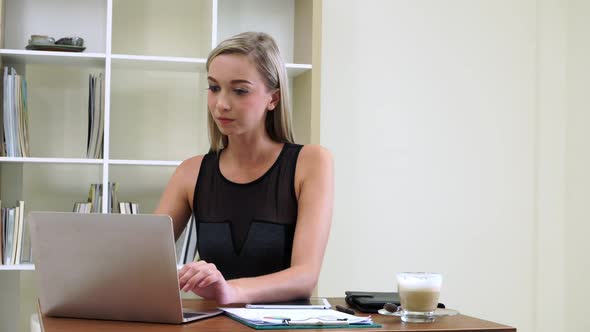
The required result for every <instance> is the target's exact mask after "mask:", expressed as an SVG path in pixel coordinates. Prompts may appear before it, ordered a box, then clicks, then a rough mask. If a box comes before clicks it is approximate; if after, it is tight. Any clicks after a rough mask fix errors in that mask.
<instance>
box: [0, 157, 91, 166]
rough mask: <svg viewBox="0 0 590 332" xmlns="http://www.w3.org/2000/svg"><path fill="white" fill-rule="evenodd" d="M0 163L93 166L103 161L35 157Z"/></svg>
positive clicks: (8, 159)
mask: <svg viewBox="0 0 590 332" xmlns="http://www.w3.org/2000/svg"><path fill="white" fill-rule="evenodd" d="M0 163H23V164H24V163H39V164H92V165H100V164H102V163H103V160H102V159H86V158H35V157H0Z"/></svg>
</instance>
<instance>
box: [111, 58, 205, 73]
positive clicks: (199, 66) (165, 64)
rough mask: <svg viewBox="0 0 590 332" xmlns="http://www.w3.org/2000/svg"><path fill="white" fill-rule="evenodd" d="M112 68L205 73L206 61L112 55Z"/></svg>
mask: <svg viewBox="0 0 590 332" xmlns="http://www.w3.org/2000/svg"><path fill="white" fill-rule="evenodd" d="M111 59H112V60H111V63H112V65H113V67H117V68H125V69H141V70H165V71H179V72H187V71H188V72H203V73H204V72H205V62H206V59H200V58H180V57H163V56H146V55H126V54H113V55H112V56H111Z"/></svg>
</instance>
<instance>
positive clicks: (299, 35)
mask: <svg viewBox="0 0 590 332" xmlns="http://www.w3.org/2000/svg"><path fill="white" fill-rule="evenodd" d="M0 3H1V6H0V63H1V64H2V66H5V65H8V66H13V67H15V68H16V70H17V71H18V73H19V74H21V75H23V76H24V77H26V79H27V82H28V90H29V91H28V92H29V94H28V102H29V131H30V141H29V143H30V150H31V153H30V156H29V157H24V158H14V157H0V200H1V201H2V205H3V206H9V205H10V202H12V201H16V200H20V199H22V200H25V202H26V206H25V207H26V210H27V211H33V210H46V211H47V210H48V211H70V210H71V208H72V207H73V205H74V202H76V201H82V200H85V199H86V197H87V196H88V190H89V187H90V184H91V183H102V184H103V185H106V184H107V183H108V182H111V181H114V182H118V183H119V188H120V190H119V193H118V197H119V199H120V200H127V201H134V202H138V203H139V205H140V211H141V212H145V213H149V212H151V211H152V210H153V209H154V208H155V205H156V204H157V201H158V200H159V197H160V195H161V193H162V191H163V189H164V187H165V185H166V183H167V181H168V180H169V178H170V176H171V175H172V173H173V171H174V169H175V167H176V166H178V165H179V164H180V163H181V161H182V160H184V159H186V158H189V157H191V156H194V155H197V154H203V153H206V152H207V150H208V146H209V142H208V136H207V123H206V112H207V110H206V97H207V93H206V87H207V82H206V75H205V62H206V57H207V55H208V53H209V52H210V51H211V49H212V48H213V47H214V46H215V45H217V43H218V42H219V41H221V40H223V39H225V38H227V37H229V36H232V35H234V34H237V33H240V32H243V31H264V32H267V33H269V34H271V35H272V36H273V37H275V39H276V40H277V43H278V44H279V47H280V48H281V51H282V54H283V56H284V59H285V62H286V63H287V70H288V75H289V83H290V89H291V92H292V110H293V114H292V116H293V119H294V129H295V134H296V137H297V138H298V142H300V143H309V142H312V141H313V138H312V136H313V132H314V130H315V129H314V127H317V126H318V125H319V116H318V114H319V113H318V112H319V110H318V108H319V101H318V99H317V94H318V91H319V80H318V77H319V72H318V71H313V70H312V68H314V66H313V65H314V61H315V62H316V63H317V61H319V51H318V48H319V42H318V40H319V39H318V38H319V35H320V33H318V31H319V28H318V27H319V24H318V22H319V20H318V19H317V17H316V18H315V19H314V15H319V14H320V10H319V8H321V1H318V0H281V1H276V0H166V1H164V0H84V1H79V0H0ZM314 29H315V32H313V31H314ZM33 34H45V35H49V36H52V37H54V38H56V39H57V38H60V37H66V36H80V37H83V38H84V40H85V46H86V50H85V51H84V52H81V53H69V52H49V51H30V50H26V49H25V46H26V44H27V42H28V39H29V37H30V35H33ZM314 48H315V50H314ZM91 73H92V74H97V73H102V74H104V77H105V96H104V102H105V119H104V120H105V136H104V151H103V155H104V158H103V159H87V158H85V155H86V139H87V137H86V136H87V132H86V131H87V121H88V120H87V102H88V100H87V99H88V92H87V90H88V75H89V74H91ZM0 84H1V83H0ZM103 207H104V208H103V213H106V212H107V211H106V197H105V198H104V201H103ZM31 271H34V266H33V265H32V264H23V265H16V266H12V265H10V266H3V265H0V285H3V286H0V291H4V290H10V291H9V292H8V291H7V292H0V293H2V294H3V296H2V297H1V298H0V330H1V331H4V330H7V331H8V330H10V331H25V330H28V326H27V322H28V319H29V318H28V315H29V313H30V312H34V311H35V308H34V302H35V300H34V299H35V297H36V295H35V294H36V290H35V289H34V286H33V285H32V284H30V281H29V280H30V279H31V277H30V275H29V274H30V273H32V272H31ZM14 273H17V274H19V275H20V276H15V275H14ZM15 283H16V284H15ZM14 287H16V289H18V291H14V289H15V288H14ZM15 292H16V293H15ZM4 294H13V295H12V296H8V295H7V296H4ZM14 294H16V295H14ZM15 296H16V298H15ZM15 303H16V305H15ZM14 317H19V319H18V320H17V323H14Z"/></svg>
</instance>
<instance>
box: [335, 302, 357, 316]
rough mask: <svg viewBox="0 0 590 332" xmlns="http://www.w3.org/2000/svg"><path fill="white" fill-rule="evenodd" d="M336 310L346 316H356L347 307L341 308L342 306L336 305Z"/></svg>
mask: <svg viewBox="0 0 590 332" xmlns="http://www.w3.org/2000/svg"><path fill="white" fill-rule="evenodd" d="M336 310H338V311H340V312H344V313H346V314H350V315H354V314H355V312H354V310H352V309H350V308H347V307H345V306H341V305H340V304H337V305H336Z"/></svg>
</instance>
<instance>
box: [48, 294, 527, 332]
mask: <svg viewBox="0 0 590 332" xmlns="http://www.w3.org/2000/svg"><path fill="white" fill-rule="evenodd" d="M329 301H330V303H331V304H332V305H333V306H335V305H336V304H341V305H346V303H345V302H344V299H343V298H331V299H329ZM183 305H184V306H185V307H187V308H192V309H197V310H199V309H200V310H205V309H212V308H215V307H216V303H215V302H212V301H208V300H184V301H183ZM373 320H374V321H375V322H376V323H378V324H381V325H382V327H381V328H378V329H376V328H357V329H309V330H298V331H310V332H312V331H316V332H317V331H323V332H326V331H332V332H336V331H342V332H370V331H428V332H437V331H445V332H448V331H462V332H466V331H477V332H483V331H488V332H507V331H513V332H516V329H515V328H513V327H509V326H505V325H500V324H496V323H492V322H489V321H485V320H481V319H477V318H473V317H469V316H464V315H457V316H452V317H442V318H439V319H437V320H436V321H435V322H434V323H430V324H409V323H402V322H401V321H400V319H399V317H392V316H382V315H379V314H373ZM40 322H41V326H42V329H43V331H44V332H69V331H84V332H98V331H100V332H102V331H110V332H131V331H146V332H151V331H159V332H162V331H167V332H168V331H174V332H177V331H183V332H187V331H199V332H209V331H211V332H212V331H221V332H223V331H227V332H230V331H231V332H252V331H256V330H254V329H252V328H250V327H248V326H246V325H243V324H241V323H238V322H236V321H234V320H233V319H231V318H228V317H225V316H217V317H213V318H208V319H204V320H201V321H196V322H193V323H187V324H182V325H173V324H153V323H135V322H118V321H106V320H104V321H102V320H90V319H73V318H55V317H47V316H45V315H42V316H41V317H40ZM278 331H284V330H278Z"/></svg>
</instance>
